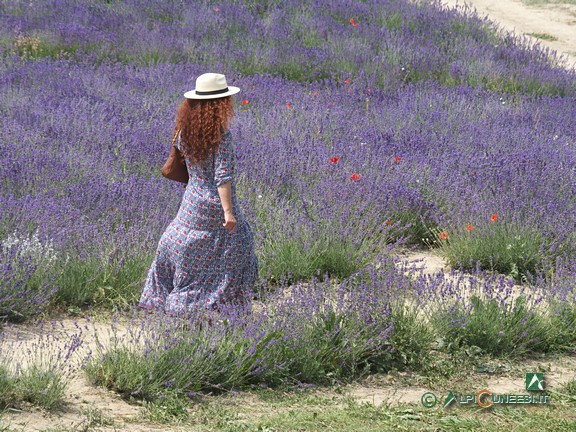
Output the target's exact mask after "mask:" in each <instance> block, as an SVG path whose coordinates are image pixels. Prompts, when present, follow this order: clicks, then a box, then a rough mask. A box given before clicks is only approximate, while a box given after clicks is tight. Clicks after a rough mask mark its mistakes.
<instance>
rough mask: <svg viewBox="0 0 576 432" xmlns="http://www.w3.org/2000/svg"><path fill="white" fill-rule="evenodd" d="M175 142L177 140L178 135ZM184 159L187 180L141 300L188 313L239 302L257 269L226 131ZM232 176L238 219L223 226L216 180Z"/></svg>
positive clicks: (146, 304) (147, 304)
mask: <svg viewBox="0 0 576 432" xmlns="http://www.w3.org/2000/svg"><path fill="white" fill-rule="evenodd" d="M178 144H179V141H178ZM187 164H188V174H189V181H188V185H187V186H186V191H185V193H184V196H183V198H182V202H181V204H180V209H179V210H178V214H177V215H176V217H175V218H174V220H172V222H171V223H170V224H169V225H168V227H167V228H166V231H165V232H164V233H163V234H162V237H161V238H160V241H159V243H158V248H157V250H156V257H155V259H154V262H153V263H152V265H151V267H150V270H149V271H148V276H147V278H146V283H145V285H144V290H143V292H142V296H141V298H140V306H141V307H144V308H148V309H154V310H159V311H163V312H166V313H169V314H172V315H178V316H191V315H195V314H196V313H197V312H200V311H202V310H203V309H214V308H217V307H218V305H220V304H224V303H238V304H244V303H245V301H246V299H247V297H248V298H249V296H250V295H251V293H252V289H253V286H254V283H255V282H256V278H257V275H258V259H257V258H256V255H255V253H254V237H253V234H252V230H251V228H250V225H249V224H248V222H247V220H246V219H245V217H244V215H243V213H242V210H241V209H240V207H239V205H238V202H237V199H236V187H235V183H234V165H235V154H234V148H233V144H232V139H231V134H230V132H229V131H227V132H226V133H225V134H223V137H222V141H221V143H220V145H219V147H218V150H217V152H216V153H215V154H214V155H213V156H211V157H209V159H208V161H207V162H206V163H205V164H204V165H192V164H191V163H190V162H188V163H187ZM228 181H230V182H232V213H233V214H234V216H235V218H236V221H237V225H236V230H235V231H234V232H233V233H232V234H230V231H228V230H227V229H225V228H224V227H223V224H224V212H223V209H222V204H221V202H220V197H219V194H218V186H220V185H222V184H224V183H226V182H228Z"/></svg>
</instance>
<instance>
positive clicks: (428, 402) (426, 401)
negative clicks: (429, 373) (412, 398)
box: [420, 392, 438, 408]
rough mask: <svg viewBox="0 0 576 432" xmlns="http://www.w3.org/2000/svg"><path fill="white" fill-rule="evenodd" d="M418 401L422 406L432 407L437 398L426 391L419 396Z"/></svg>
mask: <svg viewBox="0 0 576 432" xmlns="http://www.w3.org/2000/svg"><path fill="white" fill-rule="evenodd" d="M420 402H422V405H423V406H424V408H434V407H435V406H436V403H437V402H438V398H437V397H436V395H435V394H434V393H432V392H426V393H424V394H423V395H422V397H421V398H420Z"/></svg>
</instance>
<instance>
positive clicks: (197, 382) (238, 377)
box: [87, 281, 392, 400]
mask: <svg viewBox="0 0 576 432" xmlns="http://www.w3.org/2000/svg"><path fill="white" fill-rule="evenodd" d="M347 288H348V287H346V286H345V284H341V285H340V286H339V287H334V286H332V285H331V283H330V281H325V282H322V283H320V282H317V281H314V282H312V283H311V284H297V285H293V286H292V287H291V288H288V287H286V288H285V290H283V291H279V292H278V293H276V294H274V295H271V296H268V298H267V299H266V303H265V307H262V306H263V305H262V304H260V305H254V309H253V310H238V309H237V308H226V309H224V310H222V311H221V312H220V314H219V315H218V316H217V317H213V321H211V324H210V325H208V326H207V325H206V324H205V323H204V325H202V326H198V324H197V323H196V322H195V321H191V322H187V321H185V320H181V319H175V320H168V319H166V317H164V316H159V317H154V318H151V317H150V316H146V317H136V319H135V321H134V324H133V325H131V326H130V327H132V328H134V329H136V328H139V330H138V331H131V332H130V333H129V334H125V335H121V334H117V335H116V337H114V338H112V340H111V341H110V342H108V343H107V344H103V345H102V346H101V350H100V352H99V353H98V354H97V355H96V356H95V357H94V358H93V360H92V361H91V362H90V364H89V365H88V367H87V372H88V375H89V376H90V377H91V379H92V380H93V381H94V382H95V383H97V384H100V385H104V386H107V387H110V388H113V389H115V390H116V391H119V392H120V393H123V394H125V395H130V396H133V397H139V398H144V399H147V400H154V399H156V398H157V397H158V396H159V395H160V394H161V393H162V392H163V391H167V390H172V391H177V392H179V393H187V394H189V395H193V394H195V393H197V392H200V391H205V390H211V391H214V390H216V391H218V390H220V391H221V390H229V389H239V388H243V387H246V386H248V385H251V384H257V385H278V384H294V383H327V382H330V381H333V380H343V379H349V378H351V377H355V376H358V375H359V374H360V373H362V372H363V371H367V370H368V369H369V366H370V363H371V361H372V359H374V358H376V356H379V355H381V353H382V351H383V350H386V348H387V347H386V345H385V343H386V340H387V338H388V335H389V334H390V332H391V331H392V324H391V321H390V314H389V306H388V302H387V301H386V298H387V294H386V289H385V287H383V286H382V285H377V284H372V285H367V284H362V285H361V286H359V287H356V289H355V291H354V295H350V292H349V290H348V289H347ZM183 365H185V366H184V367H183Z"/></svg>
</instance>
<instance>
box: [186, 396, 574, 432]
mask: <svg viewBox="0 0 576 432" xmlns="http://www.w3.org/2000/svg"><path fill="white" fill-rule="evenodd" d="M326 390H327V391H326V393H325V394H322V389H316V390H310V391H309V390H300V391H295V392H285V391H273V390H269V389H268V390H254V391H250V392H246V393H241V394H238V395H236V396H234V395H222V396H218V397H205V398H201V399H200V400H198V401H196V402H195V403H194V404H189V412H190V415H189V416H188V418H187V419H186V420H184V421H182V420H181V419H178V420H176V422H175V424H177V425H179V426H180V427H182V429H177V430H187V431H207V432H211V431H225V432H238V431H250V432H251V431H253V432H257V431H260V432H263V431H268V432H284V431H294V432H296V431H307V432H308V431H310V432H312V431H318V432H320V431H322V432H323V431H336V430H338V431H340V432H364V431H367V432H381V431H433V430H436V431H443V432H456V431H458V432H460V431H475V430H482V431H485V430H486V431H489V432H490V431H494V432H496V431H501V430H509V431H513V432H514V431H526V432H528V431H532V430H546V431H558V432H560V431H562V432H564V431H570V430H574V429H575V428H576V414H575V413H574V411H573V408H572V407H568V406H566V405H565V404H564V403H563V401H564V400H562V402H561V403H558V404H557V405H555V406H544V407H529V408H523V407H509V408H506V407H498V408H494V409H493V410H491V411H480V410H477V409H474V408H465V407H460V408H453V409H450V410H444V409H442V408H440V407H436V408H433V409H426V408H423V407H422V406H420V405H413V404H412V405H402V404H401V405H396V406H392V405H386V404H383V405H380V406H374V405H373V404H370V403H358V402H356V401H355V400H354V399H352V398H351V397H349V396H346V395H343V394H337V393H335V392H334V391H333V390H332V389H326ZM175 430H176V429H175Z"/></svg>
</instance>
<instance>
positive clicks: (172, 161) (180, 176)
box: [162, 130, 189, 184]
mask: <svg viewBox="0 0 576 432" xmlns="http://www.w3.org/2000/svg"><path fill="white" fill-rule="evenodd" d="M179 133H180V130H177V131H176V133H175V134H174V138H172V147H171V148H170V154H169V155H168V159H167V160H166V163H165V164H164V166H163V167H162V175H163V176H164V177H166V178H167V179H170V180H174V181H177V182H180V183H186V184H187V183H188V177H189V176H188V168H187V167H186V161H185V160H184V156H182V153H181V152H180V150H178V148H177V147H176V146H175V145H174V143H175V142H176V139H177V138H178V134H179Z"/></svg>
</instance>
